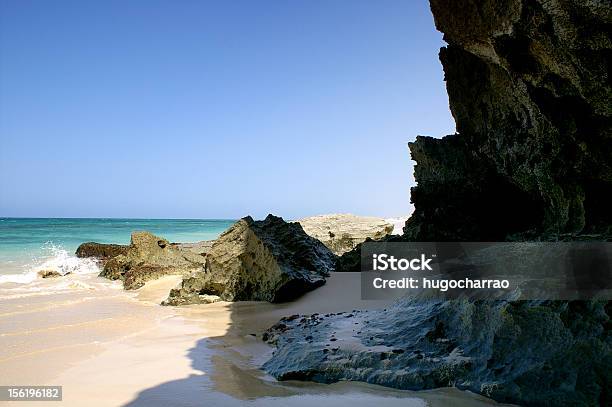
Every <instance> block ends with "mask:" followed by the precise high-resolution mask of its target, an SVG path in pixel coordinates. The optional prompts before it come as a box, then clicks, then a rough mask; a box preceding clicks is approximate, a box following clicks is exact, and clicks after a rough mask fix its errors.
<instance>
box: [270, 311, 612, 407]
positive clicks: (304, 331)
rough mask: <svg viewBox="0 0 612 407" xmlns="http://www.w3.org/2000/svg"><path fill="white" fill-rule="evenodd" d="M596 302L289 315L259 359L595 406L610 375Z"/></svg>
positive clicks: (291, 371) (274, 366)
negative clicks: (271, 351)
mask: <svg viewBox="0 0 612 407" xmlns="http://www.w3.org/2000/svg"><path fill="white" fill-rule="evenodd" d="M606 306H607V305H606V303H605V302H574V303H567V302H548V303H546V304H542V303H537V302H529V301H521V302H514V303H509V302H505V301H479V302H468V301H460V300H456V301H446V302H445V301H438V300H420V301H419V300H414V299H413V300H408V299H405V300H402V301H400V302H398V303H397V304H396V305H394V306H393V307H391V308H389V309H385V310H377V311H359V310H353V311H351V312H340V313H336V314H326V315H320V314H313V315H292V316H290V317H286V318H283V319H281V320H280V321H279V322H278V323H277V324H276V325H274V326H273V327H272V328H270V329H269V330H267V331H266V332H265V333H264V335H263V337H262V339H263V340H264V341H266V342H268V343H270V344H272V345H275V346H276V350H275V352H274V354H273V356H272V357H271V359H270V360H268V361H267V362H266V363H265V364H264V365H263V368H264V370H266V371H267V372H268V373H270V374H271V375H273V376H274V377H276V378H277V379H278V380H311V381H315V382H322V383H331V382H336V381H340V380H356V381H364V382H368V383H373V384H379V385H383V386H389V387H395V388H400V389H409V390H423V389H431V388H437V387H446V386H455V387H458V388H460V389H467V390H471V391H473V392H476V393H480V394H482V395H484V396H487V397H490V398H493V399H495V400H497V401H500V402H510V403H518V404H520V405H528V406H529V405H534V406H535V405H538V406H540V405H554V406H575V405H584V406H587V405H599V400H600V399H601V397H604V398H605V396H602V395H604V394H606V392H607V391H608V390H609V383H610V380H611V379H612V372H611V370H610V369H609V367H610V366H612V352H611V341H610V338H609V329H608V328H606V327H607V326H608V325H609V323H610V321H609V318H608V316H607V315H606V311H605V307H606ZM603 332H608V334H606V335H603V334H602V333H603Z"/></svg>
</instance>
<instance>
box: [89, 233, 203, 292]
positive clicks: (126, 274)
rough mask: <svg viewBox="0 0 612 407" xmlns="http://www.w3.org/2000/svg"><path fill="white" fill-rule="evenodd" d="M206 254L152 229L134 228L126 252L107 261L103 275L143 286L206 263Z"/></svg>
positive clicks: (128, 287) (129, 287)
mask: <svg viewBox="0 0 612 407" xmlns="http://www.w3.org/2000/svg"><path fill="white" fill-rule="evenodd" d="M204 263H205V257H204V256H202V255H200V254H197V253H194V252H192V251H190V250H182V249H181V248H180V247H178V246H177V245H173V244H171V243H170V242H168V241H167V240H166V239H163V238H160V237H157V236H155V235H153V234H151V233H149V232H133V233H132V237H131V243H130V245H129V246H128V247H127V249H126V250H125V252H124V253H121V254H119V255H117V256H115V257H112V258H110V259H109V260H108V261H106V264H105V265H104V269H103V270H102V272H101V273H100V276H101V277H106V278H108V279H111V280H122V281H123V286H124V288H125V289H126V290H134V289H137V288H140V287H142V286H143V285H144V284H145V283H146V282H147V281H149V280H154V279H157V278H159V277H162V276H164V275H169V274H179V275H185V276H186V275H189V274H191V273H193V272H196V271H198V270H201V269H202V268H203V267H204Z"/></svg>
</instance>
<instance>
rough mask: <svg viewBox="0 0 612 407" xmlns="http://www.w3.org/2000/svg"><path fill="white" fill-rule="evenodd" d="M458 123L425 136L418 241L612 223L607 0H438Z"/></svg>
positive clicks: (435, 8)
mask: <svg viewBox="0 0 612 407" xmlns="http://www.w3.org/2000/svg"><path fill="white" fill-rule="evenodd" d="M431 9H432V12H433V15H434V19H435V23H436V27H437V28H438V30H440V31H442V32H443V33H444V39H445V40H446V42H448V46H446V47H444V48H442V49H441V51H440V60H441V61H442V65H443V67H444V73H445V79H446V87H447V90H448V95H449V101H450V108H451V112H452V114H453V117H454V118H455V121H456V124H457V132H458V134H454V135H450V136H446V137H444V138H442V139H434V138H431V137H418V138H417V140H416V141H415V142H414V143H410V151H411V154H412V159H413V160H415V161H416V166H415V179H416V181H417V183H418V185H417V186H416V187H414V188H413V189H412V194H411V198H412V202H413V203H414V205H415V212H414V214H413V216H412V217H411V218H410V219H409V220H408V222H407V224H406V227H405V232H406V234H407V235H408V236H409V237H410V238H412V239H415V240H478V239H480V240H491V241H495V240H503V239H507V238H510V239H515V238H534V237H536V236H541V237H543V238H546V239H550V238H552V239H555V238H557V237H558V236H559V235H561V234H565V233H567V234H578V233H599V234H604V235H605V234H608V235H610V233H611V227H610V225H612V211H610V210H609V207H610V203H611V202H612V91H611V85H610V73H609V66H610V53H611V52H612V38H611V34H610V33H611V30H610V24H612V18H611V16H612V13H611V7H610V3H609V2H603V1H587V2H585V1H581V0H570V1H556V0H552V1H543V0H534V1H524V0H523V1H521V0H487V1H483V2H478V1H472V0H461V1H454V2H448V1H442V0H431Z"/></svg>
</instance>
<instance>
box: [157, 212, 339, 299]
mask: <svg viewBox="0 0 612 407" xmlns="http://www.w3.org/2000/svg"><path fill="white" fill-rule="evenodd" d="M335 261H336V256H335V255H334V254H333V253H332V252H331V251H330V250H329V249H328V248H327V247H326V246H325V245H323V244H322V243H321V242H319V241H318V240H316V239H314V238H313V237H311V236H308V235H307V234H306V233H305V232H304V230H303V229H302V227H301V226H300V224H299V223H287V222H285V221H284V220H283V219H282V218H279V217H276V216H273V215H268V217H267V218H266V219H265V220H263V221H254V220H253V219H252V218H251V217H246V218H243V219H241V220H239V221H238V222H236V223H235V224H234V225H233V226H232V227H230V228H229V229H228V230H227V231H225V232H224V233H223V234H222V235H221V236H219V238H218V239H217V240H216V241H215V243H214V244H213V246H212V248H211V249H210V251H209V252H208V255H207V257H206V267H205V269H204V270H203V271H201V272H197V273H195V274H193V275H192V276H191V277H189V278H186V279H185V280H184V281H183V283H182V285H181V287H180V288H178V289H175V290H172V292H171V293H170V296H169V298H168V300H167V301H165V304H168V305H182V304H188V303H201V302H210V300H211V297H209V296H210V295H213V296H218V297H219V298H221V299H223V300H225V301H245V300H258V301H270V302H281V301H289V300H291V299H294V298H297V297H299V296H300V295H302V294H304V293H305V292H307V291H310V290H312V289H314V288H316V287H319V286H321V285H323V284H324V283H325V277H326V276H327V275H329V273H330V272H331V271H333V269H334V267H335ZM203 296H206V297H203Z"/></svg>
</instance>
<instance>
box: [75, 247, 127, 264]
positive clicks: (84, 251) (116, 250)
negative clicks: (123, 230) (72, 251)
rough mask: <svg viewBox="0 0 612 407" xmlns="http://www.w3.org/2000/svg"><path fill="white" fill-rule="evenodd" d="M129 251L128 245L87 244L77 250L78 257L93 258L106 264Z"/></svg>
mask: <svg viewBox="0 0 612 407" xmlns="http://www.w3.org/2000/svg"><path fill="white" fill-rule="evenodd" d="M128 249H129V246H127V245H120V244H106V243H96V242H87V243H83V244H81V245H80V246H79V247H78V248H77V250H76V256H77V257H80V258H83V257H93V258H96V259H98V260H101V261H103V262H104V261H106V260H108V259H110V258H112V257H115V256H118V255H120V254H126V253H127V251H128Z"/></svg>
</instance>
